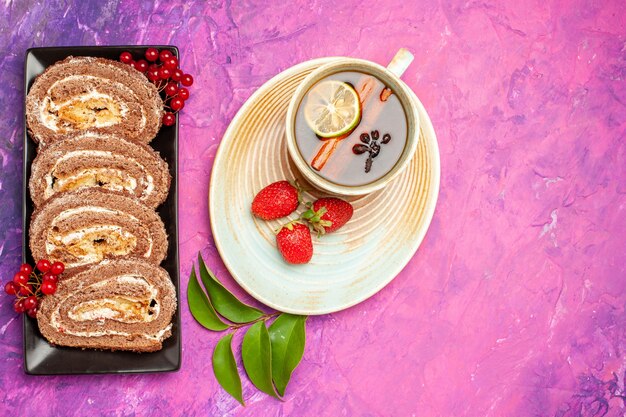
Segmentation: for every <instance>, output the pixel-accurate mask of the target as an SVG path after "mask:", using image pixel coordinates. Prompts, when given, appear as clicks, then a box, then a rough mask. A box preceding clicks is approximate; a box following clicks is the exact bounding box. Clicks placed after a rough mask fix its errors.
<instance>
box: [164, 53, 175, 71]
mask: <svg viewBox="0 0 626 417" xmlns="http://www.w3.org/2000/svg"><path fill="white" fill-rule="evenodd" d="M163 66H164V67H165V68H168V69H171V70H172V71H173V70H175V69H176V68H178V59H177V58H176V57H175V56H173V57H171V58H168V59H166V60H165V61H163Z"/></svg>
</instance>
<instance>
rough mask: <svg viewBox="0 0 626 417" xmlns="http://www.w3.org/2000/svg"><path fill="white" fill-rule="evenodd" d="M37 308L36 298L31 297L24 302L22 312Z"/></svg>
mask: <svg viewBox="0 0 626 417" xmlns="http://www.w3.org/2000/svg"><path fill="white" fill-rule="evenodd" d="M36 307H37V297H35V296H34V295H31V296H30V297H28V298H26V299H25V300H24V310H30V309H31V308H36Z"/></svg>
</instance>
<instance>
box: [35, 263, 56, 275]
mask: <svg viewBox="0 0 626 417" xmlns="http://www.w3.org/2000/svg"><path fill="white" fill-rule="evenodd" d="M51 267H52V265H50V261H49V260H47V259H40V260H39V261H38V262H37V269H38V270H40V271H41V272H43V273H44V274H45V273H46V272H48V271H49V270H50V268H51Z"/></svg>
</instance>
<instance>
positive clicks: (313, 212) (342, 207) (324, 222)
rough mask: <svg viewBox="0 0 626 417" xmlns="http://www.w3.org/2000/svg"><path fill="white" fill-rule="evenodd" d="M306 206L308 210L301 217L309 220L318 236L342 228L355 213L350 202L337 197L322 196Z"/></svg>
mask: <svg viewBox="0 0 626 417" xmlns="http://www.w3.org/2000/svg"><path fill="white" fill-rule="evenodd" d="M306 206H307V207H308V210H307V211H305V212H304V213H302V216H301V219H303V220H306V221H308V222H309V223H310V224H311V226H312V227H313V229H314V230H315V231H316V232H317V234H318V236H320V235H323V234H326V233H332V232H334V231H336V230H338V229H340V228H341V227H343V226H344V225H345V224H346V223H347V222H348V221H349V220H350V219H351V218H352V214H353V213H354V208H353V207H352V205H351V204H350V203H348V202H347V201H344V200H342V199H340V198H336V197H326V198H320V199H318V200H316V201H315V202H314V203H313V204H311V203H306Z"/></svg>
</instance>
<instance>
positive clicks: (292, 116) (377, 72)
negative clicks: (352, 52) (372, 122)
mask: <svg viewBox="0 0 626 417" xmlns="http://www.w3.org/2000/svg"><path fill="white" fill-rule="evenodd" d="M412 60H413V56H412V55H411V53H410V52H408V51H407V50H406V49H401V50H400V51H399V52H398V54H396V56H395V57H394V59H393V60H392V62H391V63H390V64H389V66H388V67H387V68H385V67H383V66H381V65H379V64H376V63H373V62H371V61H366V60H362V59H355V58H341V59H338V60H337V61H334V62H331V63H329V64H326V65H323V66H321V67H320V68H318V69H316V70H315V71H313V72H312V73H311V74H309V75H308V76H307V77H306V78H305V79H304V80H303V81H302V83H301V84H300V86H299V87H298V88H297V90H296V92H295V94H294V96H293V98H292V100H291V102H290V104H289V108H288V110H287V118H286V135H287V146H288V150H289V155H290V157H291V159H292V160H293V161H294V163H295V165H296V167H297V168H298V170H299V171H300V172H301V173H302V175H303V176H304V177H305V178H306V179H307V181H309V182H310V183H311V184H312V185H313V186H314V187H316V188H318V189H320V190H322V191H325V192H327V193H330V194H335V195H343V196H353V195H363V194H368V193H371V192H373V191H376V190H379V189H381V188H383V187H384V186H385V185H387V184H389V183H390V182H391V181H392V180H393V179H394V178H396V177H397V176H398V175H399V174H400V173H401V172H402V171H403V170H404V169H405V168H406V167H407V166H408V165H409V163H410V161H411V159H412V158H413V155H414V154H415V151H416V149H417V143H418V140H419V132H420V125H419V114H418V110H417V106H416V103H415V101H414V99H413V92H412V91H411V90H410V89H409V87H408V86H407V85H406V84H405V83H404V82H402V81H401V80H400V78H399V77H400V76H401V75H402V73H403V72H404V71H405V70H406V68H407V67H408V65H409V64H410V62H411V61H412ZM341 72H359V73H364V74H366V75H371V76H373V77H375V78H377V79H378V80H379V81H380V82H382V83H383V84H384V85H385V86H386V87H387V88H388V89H390V90H391V93H392V94H394V95H395V96H396V97H397V98H398V100H399V102H400V104H401V106H402V109H403V110H404V115H405V117H406V141H405V144H404V149H403V150H402V151H401V153H400V155H399V157H398V159H397V161H396V162H395V164H394V165H393V166H392V167H391V168H390V169H389V170H388V171H387V172H386V173H385V174H384V175H382V176H379V177H378V178H377V179H374V180H372V181H371V182H368V183H364V184H360V185H347V184H341V183H338V182H334V181H331V180H330V179H328V178H325V177H324V176H322V175H321V174H320V172H319V171H318V170H316V169H314V168H313V167H312V166H311V163H310V162H309V161H307V160H306V159H305V157H304V156H303V153H302V152H301V149H300V148H299V146H298V141H297V140H296V117H297V113H298V109H299V107H300V105H301V103H302V101H303V99H304V97H305V96H306V94H307V93H308V92H309V90H310V89H311V88H312V87H313V86H314V85H315V84H317V83H318V82H319V81H321V80H323V79H325V78H328V77H329V76H332V75H333V74H337V73H341ZM388 93H389V91H388ZM372 94H373V95H375V96H376V97H375V98H374V99H378V97H377V96H378V95H379V94H380V92H378V91H375V92H373V93H372ZM365 117H366V116H365ZM326 140H327V141H333V140H341V139H326ZM320 142H321V141H320Z"/></svg>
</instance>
